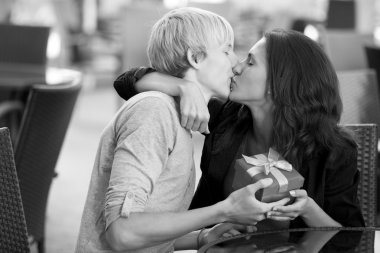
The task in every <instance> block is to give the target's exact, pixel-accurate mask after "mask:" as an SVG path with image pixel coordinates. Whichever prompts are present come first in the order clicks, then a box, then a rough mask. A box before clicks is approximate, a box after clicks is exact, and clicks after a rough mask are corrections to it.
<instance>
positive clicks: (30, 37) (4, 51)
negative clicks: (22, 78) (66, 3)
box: [0, 24, 50, 75]
mask: <svg viewBox="0 0 380 253" xmlns="http://www.w3.org/2000/svg"><path fill="white" fill-rule="evenodd" d="M49 35H50V28H49V27H47V26H25V25H15V24H0V37H1V38H4V39H1V40H0V72H9V71H10V72H12V71H17V73H20V72H25V73H33V74H36V75H44V74H45V68H46V64H47V55H46V53H47V44H48V39H49ZM26 38H27V39H26Z"/></svg>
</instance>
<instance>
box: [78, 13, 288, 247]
mask: <svg viewBox="0 0 380 253" xmlns="http://www.w3.org/2000/svg"><path fill="white" fill-rule="evenodd" d="M148 56H149V59H150V62H151V65H152V67H154V68H155V69H156V70H158V71H160V72H163V73H167V74H170V75H175V76H177V77H180V78H183V79H185V80H188V81H191V82H194V85H197V86H199V88H200V89H201V91H202V93H203V96H204V98H205V100H208V99H209V98H210V97H212V96H218V97H223V96H224V97H227V96H228V94H229V89H230V81H231V78H232V76H233V73H232V66H233V65H235V64H236V63H237V60H236V56H235V55H234V53H233V31H232V29H231V26H230V25H229V23H228V22H227V21H226V20H225V19H224V18H222V17H220V16H218V15H216V14H214V13H211V12H208V11H204V10H200V9H195V8H180V9H176V10H173V11H171V12H169V13H167V14H166V15H165V16H164V17H163V18H161V19H160V20H159V21H158V22H157V23H156V24H155V25H154V27H153V29H152V34H151V37H150V40H149V45H148ZM178 108H179V105H178V104H177V101H176V99H174V98H173V97H170V96H168V95H165V94H163V93H159V92H146V93H141V94H139V95H136V96H135V97H133V98H132V99H130V100H129V101H128V102H126V103H125V104H124V106H123V107H122V108H121V109H120V110H119V111H118V112H117V113H116V115H115V117H114V118H113V120H112V121H111V122H110V123H109V125H108V126H107V127H106V128H105V130H104V131H103V134H102V137H101V141H100V145H99V149H98V153H97V157H96V160H95V165H94V170H93V173H92V178H91V182H90V188H89V192H88V196H87V200H86V204H85V208H84V212H83V217H82V223H81V228H80V233H79V238H78V243H77V249H76V251H77V252H112V251H113V250H115V251H123V252H128V251H131V250H133V252H172V251H173V250H174V247H175V248H176V249H196V248H197V246H198V245H197V244H198V241H199V239H206V241H207V240H211V239H213V238H214V239H215V238H217V237H218V236H219V235H222V234H223V233H224V232H226V231H227V230H229V229H231V225H229V224H222V225H217V226H216V227H215V229H212V230H210V231H209V232H208V233H203V234H201V233H200V232H199V231H194V230H197V229H200V228H203V227H205V226H209V225H213V224H217V223H222V222H231V223H240V224H250V225H252V224H255V223H256V222H258V221H260V220H262V219H264V218H265V215H264V214H265V213H266V212H267V211H269V210H270V209H271V208H272V207H274V206H278V205H283V204H285V203H286V202H287V201H288V199H284V200H282V201H279V202H274V203H270V204H267V203H261V202H259V201H257V200H256V199H255V195H254V194H255V192H256V191H257V190H258V189H260V188H263V187H266V186H268V185H270V184H271V180H263V181H259V182H258V183H256V184H253V185H250V186H248V187H246V188H243V189H241V190H239V191H236V192H234V193H232V194H231V195H230V196H229V197H228V198H227V199H226V200H224V201H221V202H219V203H217V204H215V205H212V206H209V207H205V208H200V209H195V210H191V211H187V209H188V207H189V204H190V201H191V198H192V196H193V193H194V187H195V168H194V161H193V150H192V149H193V146H192V140H191V132H190V131H189V130H186V129H185V128H183V127H181V123H180V120H179V112H178ZM192 231H194V232H192ZM203 237H205V238H203ZM135 250H137V251H135Z"/></svg>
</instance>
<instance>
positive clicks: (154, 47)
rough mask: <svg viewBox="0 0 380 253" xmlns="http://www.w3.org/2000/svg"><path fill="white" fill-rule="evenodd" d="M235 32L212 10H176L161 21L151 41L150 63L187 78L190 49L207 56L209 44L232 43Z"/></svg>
mask: <svg viewBox="0 0 380 253" xmlns="http://www.w3.org/2000/svg"><path fill="white" fill-rule="evenodd" d="M233 41H234V33H233V30H232V27H231V25H230V24H229V23H228V21H227V20H226V19H225V18H223V17H221V16H219V15H217V14H215V13H213V12H210V11H206V10H202V9H199V8H193V7H185V8H178V9H174V10H172V11H170V12H168V13H167V14H165V15H164V16H163V17H162V18H161V19H160V20H158V21H157V22H156V23H155V25H154V26H153V28H152V32H151V35H150V39H149V43H148V49H147V52H148V58H149V61H150V64H151V66H152V67H153V68H155V69H156V70H157V71H159V72H163V73H167V74H170V75H173V76H177V77H183V76H184V74H185V71H186V70H187V69H189V68H190V67H191V65H190V64H189V62H188V60H187V51H188V49H191V51H192V52H193V55H194V57H196V58H197V59H201V58H202V57H206V49H207V47H208V46H209V45H211V44H215V42H216V43H217V44H218V45H224V44H231V46H233Z"/></svg>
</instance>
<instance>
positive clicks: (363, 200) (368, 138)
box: [344, 124, 378, 252]
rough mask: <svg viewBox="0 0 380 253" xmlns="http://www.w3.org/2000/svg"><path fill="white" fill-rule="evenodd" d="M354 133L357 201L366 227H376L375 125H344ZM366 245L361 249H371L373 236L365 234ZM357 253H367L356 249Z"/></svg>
mask: <svg viewBox="0 0 380 253" xmlns="http://www.w3.org/2000/svg"><path fill="white" fill-rule="evenodd" d="M344 126H345V127H347V128H348V129H351V130H352V131H353V132H354V133H355V137H356V142H357V144H358V165H357V168H358V170H359V171H360V183H359V188H358V199H359V201H360V206H361V209H362V213H363V216H364V221H365V224H366V226H367V227H375V226H376V199H377V198H376V192H377V191H376V168H377V164H376V163H377V141H378V136H377V125H376V124H346V125H344ZM362 240H365V241H366V243H362V244H361V245H363V247H369V248H371V247H372V249H373V247H374V240H375V234H374V233H371V234H369V233H368V234H365V237H364V238H362ZM357 252H367V251H364V249H357Z"/></svg>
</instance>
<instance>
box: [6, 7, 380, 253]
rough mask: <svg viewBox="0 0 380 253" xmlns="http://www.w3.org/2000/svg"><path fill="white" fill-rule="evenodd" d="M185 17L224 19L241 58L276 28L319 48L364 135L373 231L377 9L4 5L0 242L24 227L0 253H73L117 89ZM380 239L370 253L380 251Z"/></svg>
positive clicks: (350, 119)
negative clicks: (180, 13)
mask: <svg viewBox="0 0 380 253" xmlns="http://www.w3.org/2000/svg"><path fill="white" fill-rule="evenodd" d="M185 6H193V7H199V8H202V9H206V10H209V11H213V12H215V13H217V14H219V15H221V16H223V17H225V18H226V19H227V20H228V21H229V22H230V23H231V25H232V27H233V29H234V32H235V45H234V50H235V52H236V54H237V55H238V57H240V58H243V57H244V56H245V54H246V52H247V51H248V50H249V49H250V47H251V46H252V45H253V43H254V42H256V41H257V40H258V39H260V37H261V36H262V34H263V33H264V32H265V31H267V30H270V29H273V28H284V29H293V30H296V31H299V32H302V33H304V34H305V35H307V36H309V37H310V38H312V39H313V40H315V41H317V42H318V43H319V44H320V45H321V47H322V48H323V49H324V50H325V52H326V53H327V55H328V57H329V58H330V60H331V62H332V63H333V66H334V67H335V70H336V72H337V76H338V79H339V85H340V92H341V97H342V101H343V114H342V117H341V122H340V124H344V125H346V124H347V125H353V127H354V128H355V127H356V128H358V129H361V130H360V133H361V134H360V139H363V140H362V141H361V142H360V143H361V144H360V145H359V146H360V148H361V151H359V156H360V157H361V158H360V159H359V158H358V168H359V170H361V174H362V178H363V179H362V180H361V185H360V191H361V194H362V195H363V199H361V201H362V208H363V209H365V211H363V212H366V215H368V220H366V222H367V221H368V224H367V225H368V226H369V227H373V228H374V227H377V226H378V225H379V224H380V208H379V205H380V204H377V203H378V202H380V201H378V197H377V196H380V186H379V185H380V183H378V180H379V179H380V169H379V168H378V164H379V163H378V157H379V156H378V154H379V151H380V145H378V143H379V142H378V129H379V128H377V126H379V125H380V100H379V94H380V0H112V1H107V0H0V128H2V129H3V130H2V131H1V135H2V140H1V151H0V152H1V157H0V159H1V160H3V159H4V161H1V162H0V165H1V177H2V178H1V179H0V180H1V181H2V182H7V181H9V180H14V183H10V184H5V183H2V186H1V187H0V188H1V190H0V194H1V195H4V193H6V195H5V196H1V199H2V200H1V201H0V202H2V203H0V205H1V209H2V210H0V212H1V213H4V214H0V220H2V221H0V223H1V227H2V231H3V226H5V227H8V228H9V226H10V225H9V224H16V223H17V224H19V226H21V227H22V226H24V227H23V228H12V230H9V231H6V230H4V231H3V232H0V237H1V238H0V242H4V241H7V240H8V241H12V240H15V241H17V242H16V244H17V247H21V248H22V250H20V251H19V250H12V249H11V248H8V249H9V251H7V250H6V249H4V248H2V245H4V244H3V243H0V251H1V252H62V253H64V252H74V250H75V245H76V240H77V237H78V233H79V226H80V221H81V216H82V212H83V207H84V203H85V200H86V196H87V191H88V186H89V182H90V177H91V173H92V169H93V164H94V159H95V155H96V151H97V148H98V143H99V139H100V136H101V133H102V131H103V129H104V127H105V126H106V125H107V124H108V122H109V121H110V120H111V119H112V117H113V116H114V114H115V113H116V112H117V110H118V109H119V108H120V107H121V106H122V104H123V102H124V100H122V99H121V98H120V97H119V96H118V95H117V93H116V92H115V90H114V88H113V81H114V80H115V78H116V77H117V76H119V75H120V74H121V73H123V72H124V71H126V70H128V69H129V68H131V67H137V66H148V65H149V62H148V59H147V56H146V45H147V41H148V37H149V33H150V29H151V28H152V26H153V24H154V23H155V21H157V20H158V18H160V17H161V16H162V15H163V14H164V13H166V12H168V11H169V10H171V9H174V8H179V7H185ZM4 128H6V130H4ZM363 129H364V130H363ZM193 140H194V159H195V164H196V166H197V171H196V178H197V180H199V177H200V175H201V171H200V169H199V162H200V157H201V149H202V146H203V141H204V137H203V135H201V134H199V133H197V132H194V133H193ZM6 144H8V145H6ZM4 149H7V150H8V151H7V152H8V153H6V151H4ZM5 154H8V156H6V155H5ZM6 157H8V158H9V157H10V158H11V159H10V162H9V161H8V162H7V161H5V159H6ZM359 163H360V165H359ZM4 164H5V167H4ZM9 167H12V168H9ZM3 170H4V171H5V170H8V172H4V171H3ZM7 173H8V174H7ZM9 173H10V175H9ZM10 178H11V179H10ZM9 188H13V190H9ZM359 195H360V194H359ZM13 198H14V200H12V201H11V204H3V202H4V203H5V202H6V201H5V200H8V199H13ZM15 213H17V215H15ZM3 219H4V220H3ZM6 219H8V220H6ZM15 227H17V226H15ZM16 229H21V231H24V232H25V231H26V235H27V236H26V237H25V233H24V234H23V233H22V232H21V236H20V234H19V233H20V232H17V233H16V232H15V231H16ZM22 229H24V230H22ZM375 230H376V229H373V233H372V237H371V239H370V240H369V242H367V244H369V245H370V246H369V248H370V249H372V251H368V252H380V232H379V231H375ZM13 234H14V235H13ZM23 236H24V237H25V238H26V239H27V240H26V243H27V244H25V242H22V240H21V239H22V238H24V237H23ZM20 237H21V239H20ZM4 238H5V239H4ZM25 238H24V239H25ZM3 240H4V241H3ZM18 240H21V242H20V241H18ZM6 243H7V242H5V244H6ZM11 244H12V243H10V245H11ZM25 245H26V246H25ZM373 250H374V251H373ZM177 252H189V253H190V252H196V250H186V251H177ZM202 252H208V251H202ZM209 252H214V251H209ZM217 252H235V251H217ZM236 252H237V251H236ZM239 252H245V251H239ZM247 252H248V251H247ZM250 252H251V251H250ZM252 252H256V251H252ZM260 252H264V251H260ZM275 252H285V251H275ZM326 252H327V251H326ZM352 252H364V251H357V250H356V251H352ZM365 252H367V251H365Z"/></svg>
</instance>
